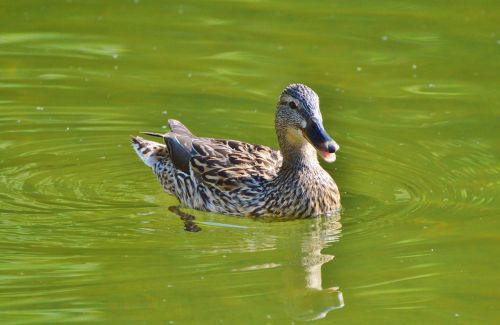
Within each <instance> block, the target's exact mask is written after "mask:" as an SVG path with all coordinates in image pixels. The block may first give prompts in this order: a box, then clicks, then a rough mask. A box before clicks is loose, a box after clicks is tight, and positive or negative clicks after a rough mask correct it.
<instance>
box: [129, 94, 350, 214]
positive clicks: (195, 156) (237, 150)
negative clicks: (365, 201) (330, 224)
mask: <svg viewBox="0 0 500 325" xmlns="http://www.w3.org/2000/svg"><path fill="white" fill-rule="evenodd" d="M292 86H294V87H297V86H299V87H306V88H305V90H310V89H309V88H308V87H307V86H304V85H301V84H295V85H290V86H288V87H287V88H289V87H292ZM286 90H287V89H285V91H284V93H283V94H282V96H281V98H280V103H279V104H278V107H277V112H276V121H275V125H276V130H277V135H278V140H279V142H280V147H281V151H276V150H273V149H271V148H269V147H267V146H263V145H254V144H249V143H244V142H241V141H236V140H222V139H212V138H201V137H197V136H194V135H193V134H192V133H191V132H190V131H189V130H188V129H187V128H186V127H185V126H184V125H183V124H182V123H180V122H179V121H176V120H169V121H168V124H169V127H170V132H168V133H166V134H157V133H146V134H149V135H152V136H157V137H161V138H162V139H163V141H162V142H163V143H159V142H155V141H150V140H146V139H143V138H142V137H132V146H133V148H134V150H135V151H136V153H137V155H138V156H139V157H140V158H141V159H142V161H143V162H144V163H145V164H146V165H147V166H149V167H150V168H151V169H152V171H153V173H154V174H155V175H156V177H157V178H158V180H159V182H160V184H161V185H162V187H163V189H164V190H165V191H166V192H167V193H169V194H172V195H175V196H176V197H177V198H178V200H179V201H180V203H181V205H182V206H184V207H187V208H192V209H197V210H204V211H209V212H215V213H224V214H230V215H242V216H254V217H262V216H270V217H276V218H304V217H313V216H318V215H326V214H334V213H336V212H337V211H338V210H339V208H340V195H339V191H338V188H337V185H336V184H335V182H334V180H333V179H332V177H331V176H330V175H329V174H328V173H327V172H326V171H325V170H324V169H323V168H322V167H321V166H320V164H319V162H318V159H317V154H316V150H322V152H321V154H322V156H323V157H325V159H327V160H328V158H330V160H331V155H333V156H335V155H334V152H335V151H336V150H338V146H337V145H336V143H335V142H333V140H331V138H329V137H328V135H327V134H326V132H324V129H323V128H322V125H321V123H319V124H318V123H316V124H314V125H313V126H312V127H311V128H312V130H307V125H304V123H306V124H307V121H306V122H304V121H300V125H299V128H298V129H297V128H296V127H290V123H291V122H290V121H289V117H290V116H289V115H290V114H294V113H293V112H291V111H290V112H288V111H286V110H285V108H281V106H283V105H284V103H285V101H286V100H291V98H294V96H291V95H286V93H285V92H286ZM302 90H304V89H302ZM310 91H311V92H312V90H310ZM292 93H293V92H292ZM312 93H313V94H314V95H315V93H314V92H312ZM295 95H296V94H295ZM284 97H285V98H284ZM295 97H297V95H296V96H295ZM298 97H300V96H298ZM299 99H300V98H299ZM286 103H287V104H286V105H288V103H289V102H288V101H286ZM280 105H281V106H280ZM280 108H281V109H283V110H285V111H284V112H283V111H282V110H280ZM318 112H319V107H318ZM279 114H284V115H283V116H284V118H283V117H279ZM320 117H321V116H320ZM281 124H283V125H281ZM302 126H304V128H301V127H302ZM309 138H312V141H311V140H309ZM311 143H314V144H315V145H314V146H313V145H312V144H311ZM318 148H319V149H318ZM333 159H335V157H333Z"/></svg>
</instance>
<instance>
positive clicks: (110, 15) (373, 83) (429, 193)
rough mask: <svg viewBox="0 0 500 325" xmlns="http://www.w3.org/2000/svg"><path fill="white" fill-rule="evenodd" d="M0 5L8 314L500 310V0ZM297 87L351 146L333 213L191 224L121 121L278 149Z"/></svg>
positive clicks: (464, 316) (155, 316)
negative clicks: (289, 94)
mask: <svg viewBox="0 0 500 325" xmlns="http://www.w3.org/2000/svg"><path fill="white" fill-rule="evenodd" d="M2 9H3V10H2V13H0V17H1V18H2V26H3V29H2V31H1V32H0V58H1V61H2V65H1V66H0V92H1V98H0V170H1V172H0V223H1V227H0V237H1V238H2V240H1V242H0V245H1V247H2V250H1V253H0V261H1V263H0V286H1V288H2V290H1V292H2V293H1V294H0V310H1V312H0V320H1V321H2V324H21V323H22V324H25V323H76V322H88V323H96V322H104V323H122V322H143V323H144V322H145V323H167V324H168V323H173V324H198V323H204V324H205V323H206V324H221V323H226V324H228V323H229V324H239V323H242V322H243V323H248V324H293V323H295V324H297V323H300V322H303V321H315V322H318V323H324V324H330V323H333V322H338V323H349V324H350V323H356V324H358V323H359V324H366V323H374V324H400V323H401V321H404V322H406V323H410V324H421V323H429V324H452V323H453V324H454V323H463V324H483V323H495V321H496V320H498V319H499V317H500V316H499V315H498V312H497V310H496V308H495V306H496V303H497V301H498V293H497V292H496V291H495V285H494V283H496V281H497V272H496V270H497V269H498V268H499V267H500V265H498V264H499V263H498V258H494V257H493V255H492V254H493V252H496V250H497V248H496V247H497V246H498V235H497V233H496V229H498V226H499V225H498V221H497V219H498V218H496V217H497V215H498V212H499V209H498V197H499V192H498V189H499V185H500V175H499V170H500V169H499V167H500V165H499V160H498V131H497V128H498V127H497V124H498V123H497V120H498V109H499V105H500V97H499V92H498V72H497V71H499V68H500V66H499V62H500V61H499V60H498V55H499V51H500V46H499V42H500V32H499V31H498V26H497V17H496V16H495V13H496V12H498V3H497V2H494V1H488V0H485V1H480V2H465V1H458V2H456V3H454V4H453V5H452V6H451V5H450V4H448V3H436V2H432V1H422V2H418V3H417V2H411V3H406V2H393V1H382V2H377V3H366V2H363V1H354V2H352V1H340V2H339V1H336V2H328V1H313V2H307V3H306V2H300V1H294V2H291V3H287V5H286V6H285V5H283V4H280V3H278V2H271V1H239V2H232V1H229V2H224V3H223V4H219V5H213V4H211V3H209V2H202V1H197V0H193V1H191V0H190V1H186V2H183V3H170V2H169V3H163V2H161V1H107V2H106V3H101V2H97V1H90V2H87V3H86V4H83V3H80V2H76V1H66V2H60V3H57V4H51V3H50V2H49V3H44V4H40V3H38V2H34V1H24V2H14V1H13V2H9V3H5V4H4V5H3V8H2ZM292 82H304V83H306V84H308V85H310V86H311V87H312V88H313V89H314V90H315V91H316V92H317V93H318V94H319V96H320V99H321V109H322V112H323V117H324V123H325V127H326V129H327V130H328V131H329V133H330V134H331V135H332V136H333V138H334V139H335V140H336V141H337V142H338V143H339V144H340V146H341V150H340V152H339V154H338V156H337V157H338V159H337V161H336V162H335V163H334V164H332V165H324V167H325V169H327V170H328V171H329V172H330V173H331V174H332V176H333V177H334V178H335V180H336V181H337V183H338V184H339V187H340V189H341V192H342V203H343V210H342V214H341V219H339V217H338V216H335V217H323V218H318V219H314V220H301V221H294V222H270V221H269V220H260V221H256V220H249V219H245V218H234V217H227V216H222V215H214V214H208V213H203V212H199V211H192V210H186V211H185V213H186V214H187V215H189V218H190V219H186V218H184V219H183V220H181V218H180V217H179V215H178V214H176V213H175V210H172V209H169V208H170V207H173V206H175V205H176V204H177V201H176V199H175V198H173V197H170V196H167V195H165V194H164V193H163V192H162V190H161V188H160V187H159V186H158V184H157V183H156V181H155V179H154V177H153V175H152V174H151V172H150V171H149V170H147V168H146V167H145V166H143V164H142V163H141V162H140V161H139V159H138V158H137V157H136V155H135V154H134V152H133V151H132V149H131V148H130V145H129V136H130V135H131V134H137V133H138V132H140V131H158V132H166V120H167V119H169V118H175V119H179V120H181V121H182V122H183V123H185V124H186V125H187V126H188V127H189V128H190V129H191V130H192V131H193V133H194V134H197V135H200V136H208V137H221V138H233V139H238V140H243V141H247V142H251V143H261V144H264V145H268V146H273V147H276V146H277V141H276V136H275V131H274V122H273V121H274V106H275V104H276V101H277V99H278V95H279V94H280V92H281V90H282V89H283V87H284V86H286V85H287V84H289V83H292ZM187 227H197V228H196V229H197V230H200V231H198V232H187V231H184V229H185V228H187ZM190 229H194V228H190Z"/></svg>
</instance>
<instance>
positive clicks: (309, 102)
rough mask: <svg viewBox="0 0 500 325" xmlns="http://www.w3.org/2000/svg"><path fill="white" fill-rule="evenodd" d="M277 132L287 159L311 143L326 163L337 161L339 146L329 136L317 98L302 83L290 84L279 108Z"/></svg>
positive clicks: (277, 108)
mask: <svg viewBox="0 0 500 325" xmlns="http://www.w3.org/2000/svg"><path fill="white" fill-rule="evenodd" d="M275 124H276V131H277V133H278V140H279V142H280V147H281V151H282V152H283V154H284V156H286V155H287V154H289V153H292V154H296V155H297V154H304V152H307V147H310V146H309V144H311V145H312V146H313V147H314V148H315V149H316V150H317V151H318V152H319V154H320V155H321V157H322V158H323V159H324V160H325V161H327V162H334V161H335V159H336V156H335V152H337V151H338V150H339V145H338V144H337V143H336V142H335V141H333V139H332V138H331V137H330V136H329V135H328V133H326V131H325V128H324V127H323V117H322V116H321V111H320V109H319V98H318V95H317V94H316V93H315V92H314V91H313V90H312V89H311V88H309V87H307V86H306V85H303V84H291V85H288V86H287V87H286V88H285V90H283V92H282V93H281V96H280V100H279V102H278V105H277V107H276V120H275Z"/></svg>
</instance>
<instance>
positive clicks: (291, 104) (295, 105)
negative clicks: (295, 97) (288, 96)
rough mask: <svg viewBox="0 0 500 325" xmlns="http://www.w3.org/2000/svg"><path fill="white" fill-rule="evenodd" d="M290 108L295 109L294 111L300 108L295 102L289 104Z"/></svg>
mask: <svg viewBox="0 0 500 325" xmlns="http://www.w3.org/2000/svg"><path fill="white" fill-rule="evenodd" d="M288 106H290V108H293V109H297V108H299V107H298V106H297V104H296V103H295V102H293V101H292V102H290V103H288Z"/></svg>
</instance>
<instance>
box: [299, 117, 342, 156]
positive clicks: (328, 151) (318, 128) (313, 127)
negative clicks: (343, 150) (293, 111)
mask: <svg viewBox="0 0 500 325" xmlns="http://www.w3.org/2000/svg"><path fill="white" fill-rule="evenodd" d="M302 133H303V134H304V136H305V138H306V139H307V140H308V141H309V142H310V143H311V144H312V145H313V146H314V148H316V150H318V152H319V153H320V155H321V157H322V158H323V159H324V160H325V161H327V162H334V161H335V159H336V158H337V157H336V156H335V152H337V151H338V150H339V145H338V144H337V143H336V142H335V141H333V139H332V138H331V137H330V136H329V135H328V133H326V131H325V128H324V127H323V124H322V123H321V122H320V121H318V120H316V119H311V120H310V121H309V122H308V123H307V125H306V127H305V128H304V129H302Z"/></svg>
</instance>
